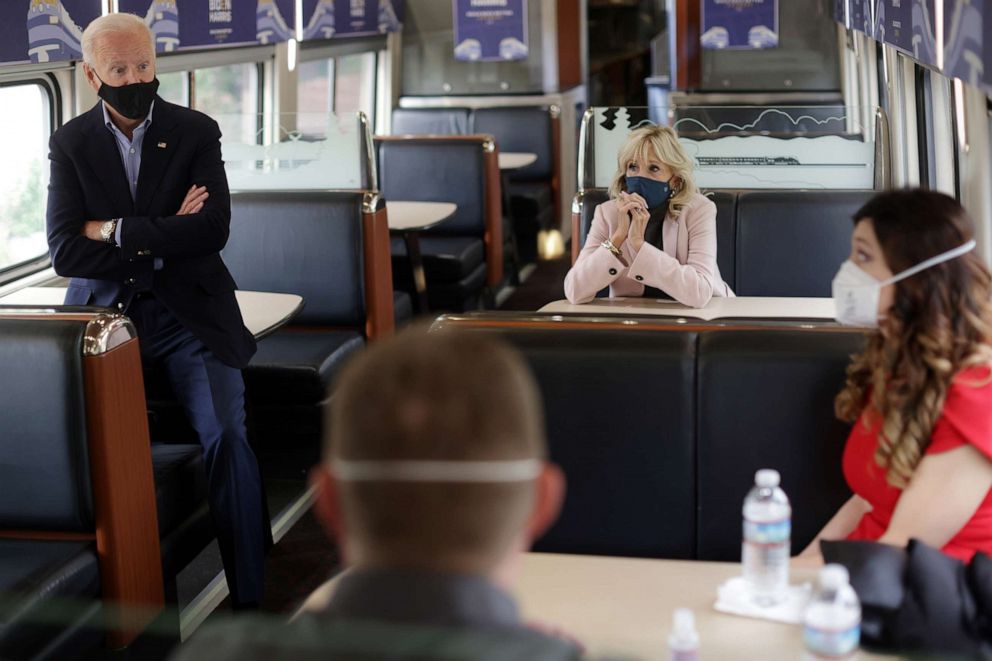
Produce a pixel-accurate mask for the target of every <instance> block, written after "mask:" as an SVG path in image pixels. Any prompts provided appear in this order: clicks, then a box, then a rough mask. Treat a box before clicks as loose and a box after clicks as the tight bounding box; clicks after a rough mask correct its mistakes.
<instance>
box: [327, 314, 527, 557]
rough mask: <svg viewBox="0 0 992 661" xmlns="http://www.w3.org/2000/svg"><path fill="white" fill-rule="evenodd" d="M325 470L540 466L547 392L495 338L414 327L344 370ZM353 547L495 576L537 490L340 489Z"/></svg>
mask: <svg viewBox="0 0 992 661" xmlns="http://www.w3.org/2000/svg"><path fill="white" fill-rule="evenodd" d="M328 414H329V419H328V424H327V428H328V429H329V430H330V433H329V434H328V435H327V437H326V439H325V446H324V456H325V460H326V461H328V462H330V463H333V462H334V461H335V460H358V461H363V460H364V461H369V460H371V461H400V460H428V461H499V460H518V459H544V458H545V457H546V455H547V447H546V442H545V439H544V416H543V409H542V406H541V394H540V392H539V391H538V389H537V384H536V383H535V381H534V378H533V376H531V374H530V370H529V369H528V368H527V366H526V364H525V363H524V360H523V358H522V357H521V356H520V355H519V354H518V353H517V352H516V351H515V350H513V349H511V348H510V347H509V346H507V345H506V344H504V343H503V342H502V341H500V340H498V339H497V338H495V337H492V336H490V335H487V334H481V333H470V332H466V331H459V330H453V329H445V330H442V331H440V332H431V333H427V332H425V330H424V329H422V328H418V327H416V326H414V327H412V328H409V329H407V330H404V331H402V332H400V333H398V334H397V335H396V336H395V337H393V338H391V339H388V340H384V341H381V342H377V343H376V344H375V345H373V346H372V347H370V348H369V349H366V350H365V352H364V353H363V355H361V356H359V357H358V358H356V359H355V360H354V361H353V362H351V363H350V364H349V365H348V366H347V367H346V368H345V369H344V370H343V372H342V374H341V377H340V379H339V381H338V384H337V388H336V390H335V391H334V397H333V398H332V399H331V405H330V410H329V411H328ZM340 494H341V504H342V511H343V513H344V516H345V519H346V520H347V522H348V523H347V530H348V532H349V541H350V542H352V543H354V542H357V543H358V544H360V545H361V547H362V548H363V549H364V553H365V554H366V555H368V556H370V557H371V556H374V557H375V559H376V560H379V561H383V562H388V563H397V562H400V563H403V564H404V565H406V566H419V567H428V566H434V567H445V566H448V564H450V562H451V559H452V558H459V559H461V560H469V559H470V560H471V561H472V562H473V564H475V565H476V566H477V567H479V568H488V567H492V566H494V565H495V564H496V563H497V561H498V559H499V558H501V557H503V555H504V554H505V553H506V551H507V550H508V549H509V548H510V547H511V544H512V542H513V541H514V540H515V539H516V538H517V537H518V536H519V535H520V533H521V531H522V530H523V528H524V526H525V524H526V520H527V516H528V514H529V512H530V509H531V507H532V504H533V502H534V498H535V497H536V496H535V489H534V484H533V482H520V483H492V484H489V483H457V482H452V483H444V482H441V483H424V482H419V483H414V482H342V483H340Z"/></svg>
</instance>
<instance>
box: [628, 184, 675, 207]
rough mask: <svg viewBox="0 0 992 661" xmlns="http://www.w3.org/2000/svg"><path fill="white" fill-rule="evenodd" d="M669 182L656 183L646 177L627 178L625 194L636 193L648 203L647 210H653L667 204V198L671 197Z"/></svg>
mask: <svg viewBox="0 0 992 661" xmlns="http://www.w3.org/2000/svg"><path fill="white" fill-rule="evenodd" d="M673 179H674V177H673ZM670 182H671V179H669V180H668V181H657V180H655V179H649V178H648V177H627V192H628V193H637V194H638V195H640V196H641V197H643V198H644V201H645V202H647V203H648V209H654V208H655V207H657V206H661V205H662V204H665V203H666V202H668V198H670V197H671V196H672V194H673V191H672V186H671V183H670Z"/></svg>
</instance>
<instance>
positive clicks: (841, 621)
mask: <svg viewBox="0 0 992 661" xmlns="http://www.w3.org/2000/svg"><path fill="white" fill-rule="evenodd" d="M860 639H861V604H859V603H858V595H857V594H856V593H855V592H854V588H852V587H851V584H850V582H849V577H848V574H847V569H845V568H844V567H843V565H827V566H825V567H824V568H823V569H821V570H820V586H819V590H818V591H817V593H816V596H814V597H813V600H812V601H811V602H810V603H809V606H807V607H806V612H805V614H804V616H803V642H804V643H805V645H806V650H807V652H809V654H810V655H812V656H813V658H823V657H825V658H828V659H846V658H850V657H852V656H853V655H854V653H855V652H856V651H857V649H858V643H859V641H860Z"/></svg>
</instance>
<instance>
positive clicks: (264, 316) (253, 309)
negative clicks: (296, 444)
mask: <svg viewBox="0 0 992 661" xmlns="http://www.w3.org/2000/svg"><path fill="white" fill-rule="evenodd" d="M65 289H66V288H65V287H25V288H24V289H19V290H17V291H15V292H13V293H12V294H8V295H7V296H4V297H3V298H0V305H37V306H41V307H45V306H51V305H62V301H63V300H65ZM234 295H235V296H236V297H237V299H238V306H239V307H240V308H241V316H242V317H244V320H245V326H246V327H247V328H248V330H249V331H251V333H252V335H254V336H255V338H256V339H261V338H263V337H265V336H266V335H269V334H271V333H273V332H274V331H275V330H276V329H278V328H279V327H280V326H282V325H284V324H286V323H287V322H289V320H290V319H292V318H293V317H294V316H296V314H297V313H298V312H299V311H300V310H301V309H302V308H303V297H302V296H298V295H297V294H277V293H273V292H263V291H241V290H238V291H236V292H234Z"/></svg>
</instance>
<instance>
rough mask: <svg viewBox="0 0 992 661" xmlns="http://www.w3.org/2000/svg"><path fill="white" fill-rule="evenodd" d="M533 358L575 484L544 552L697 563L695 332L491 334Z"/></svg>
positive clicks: (540, 546) (557, 444)
mask: <svg viewBox="0 0 992 661" xmlns="http://www.w3.org/2000/svg"><path fill="white" fill-rule="evenodd" d="M488 332H494V333H498V334H499V335H501V336H502V337H503V338H504V339H506V340H509V341H510V342H511V343H512V344H513V345H514V346H515V347H516V348H517V349H519V350H520V351H521V352H522V353H523V354H524V356H525V357H526V359H527V362H528V363H529V365H530V367H531V369H532V370H533V372H534V376H535V377H536V379H537V382H538V385H539V387H540V389H541V394H542V397H543V400H544V408H545V417H546V421H547V433H548V444H549V450H550V455H551V459H552V460H553V461H555V462H557V463H558V464H559V465H560V466H561V467H562V468H563V469H564V471H565V474H566V476H567V480H568V487H567V492H566V497H565V505H564V508H563V510H562V513H561V516H560V518H559V519H558V521H557V523H556V524H555V525H554V526H553V527H552V528H551V529H550V530H549V531H548V533H547V534H546V535H545V536H544V537H543V538H542V539H541V540H540V541H539V542H538V543H537V545H536V546H535V549H536V550H538V551H549V552H561V553H591V554H597V555H620V556H637V557H656V558H686V559H687V558H692V557H693V553H694V549H695V539H694V535H695V520H696V517H695V493H696V483H695V479H694V462H695V448H694V444H693V419H694V415H695V410H694V398H695V393H694V391H693V381H694V380H693V371H694V369H695V342H696V337H695V334H693V333H664V334H658V333H650V332H645V333H642V332H624V331H607V332H599V331H596V330H588V329H574V330H569V331H567V333H566V335H563V334H562V333H561V332H558V331H557V330H549V329H515V330H505V329H498V328H493V329H489V330H488Z"/></svg>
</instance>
